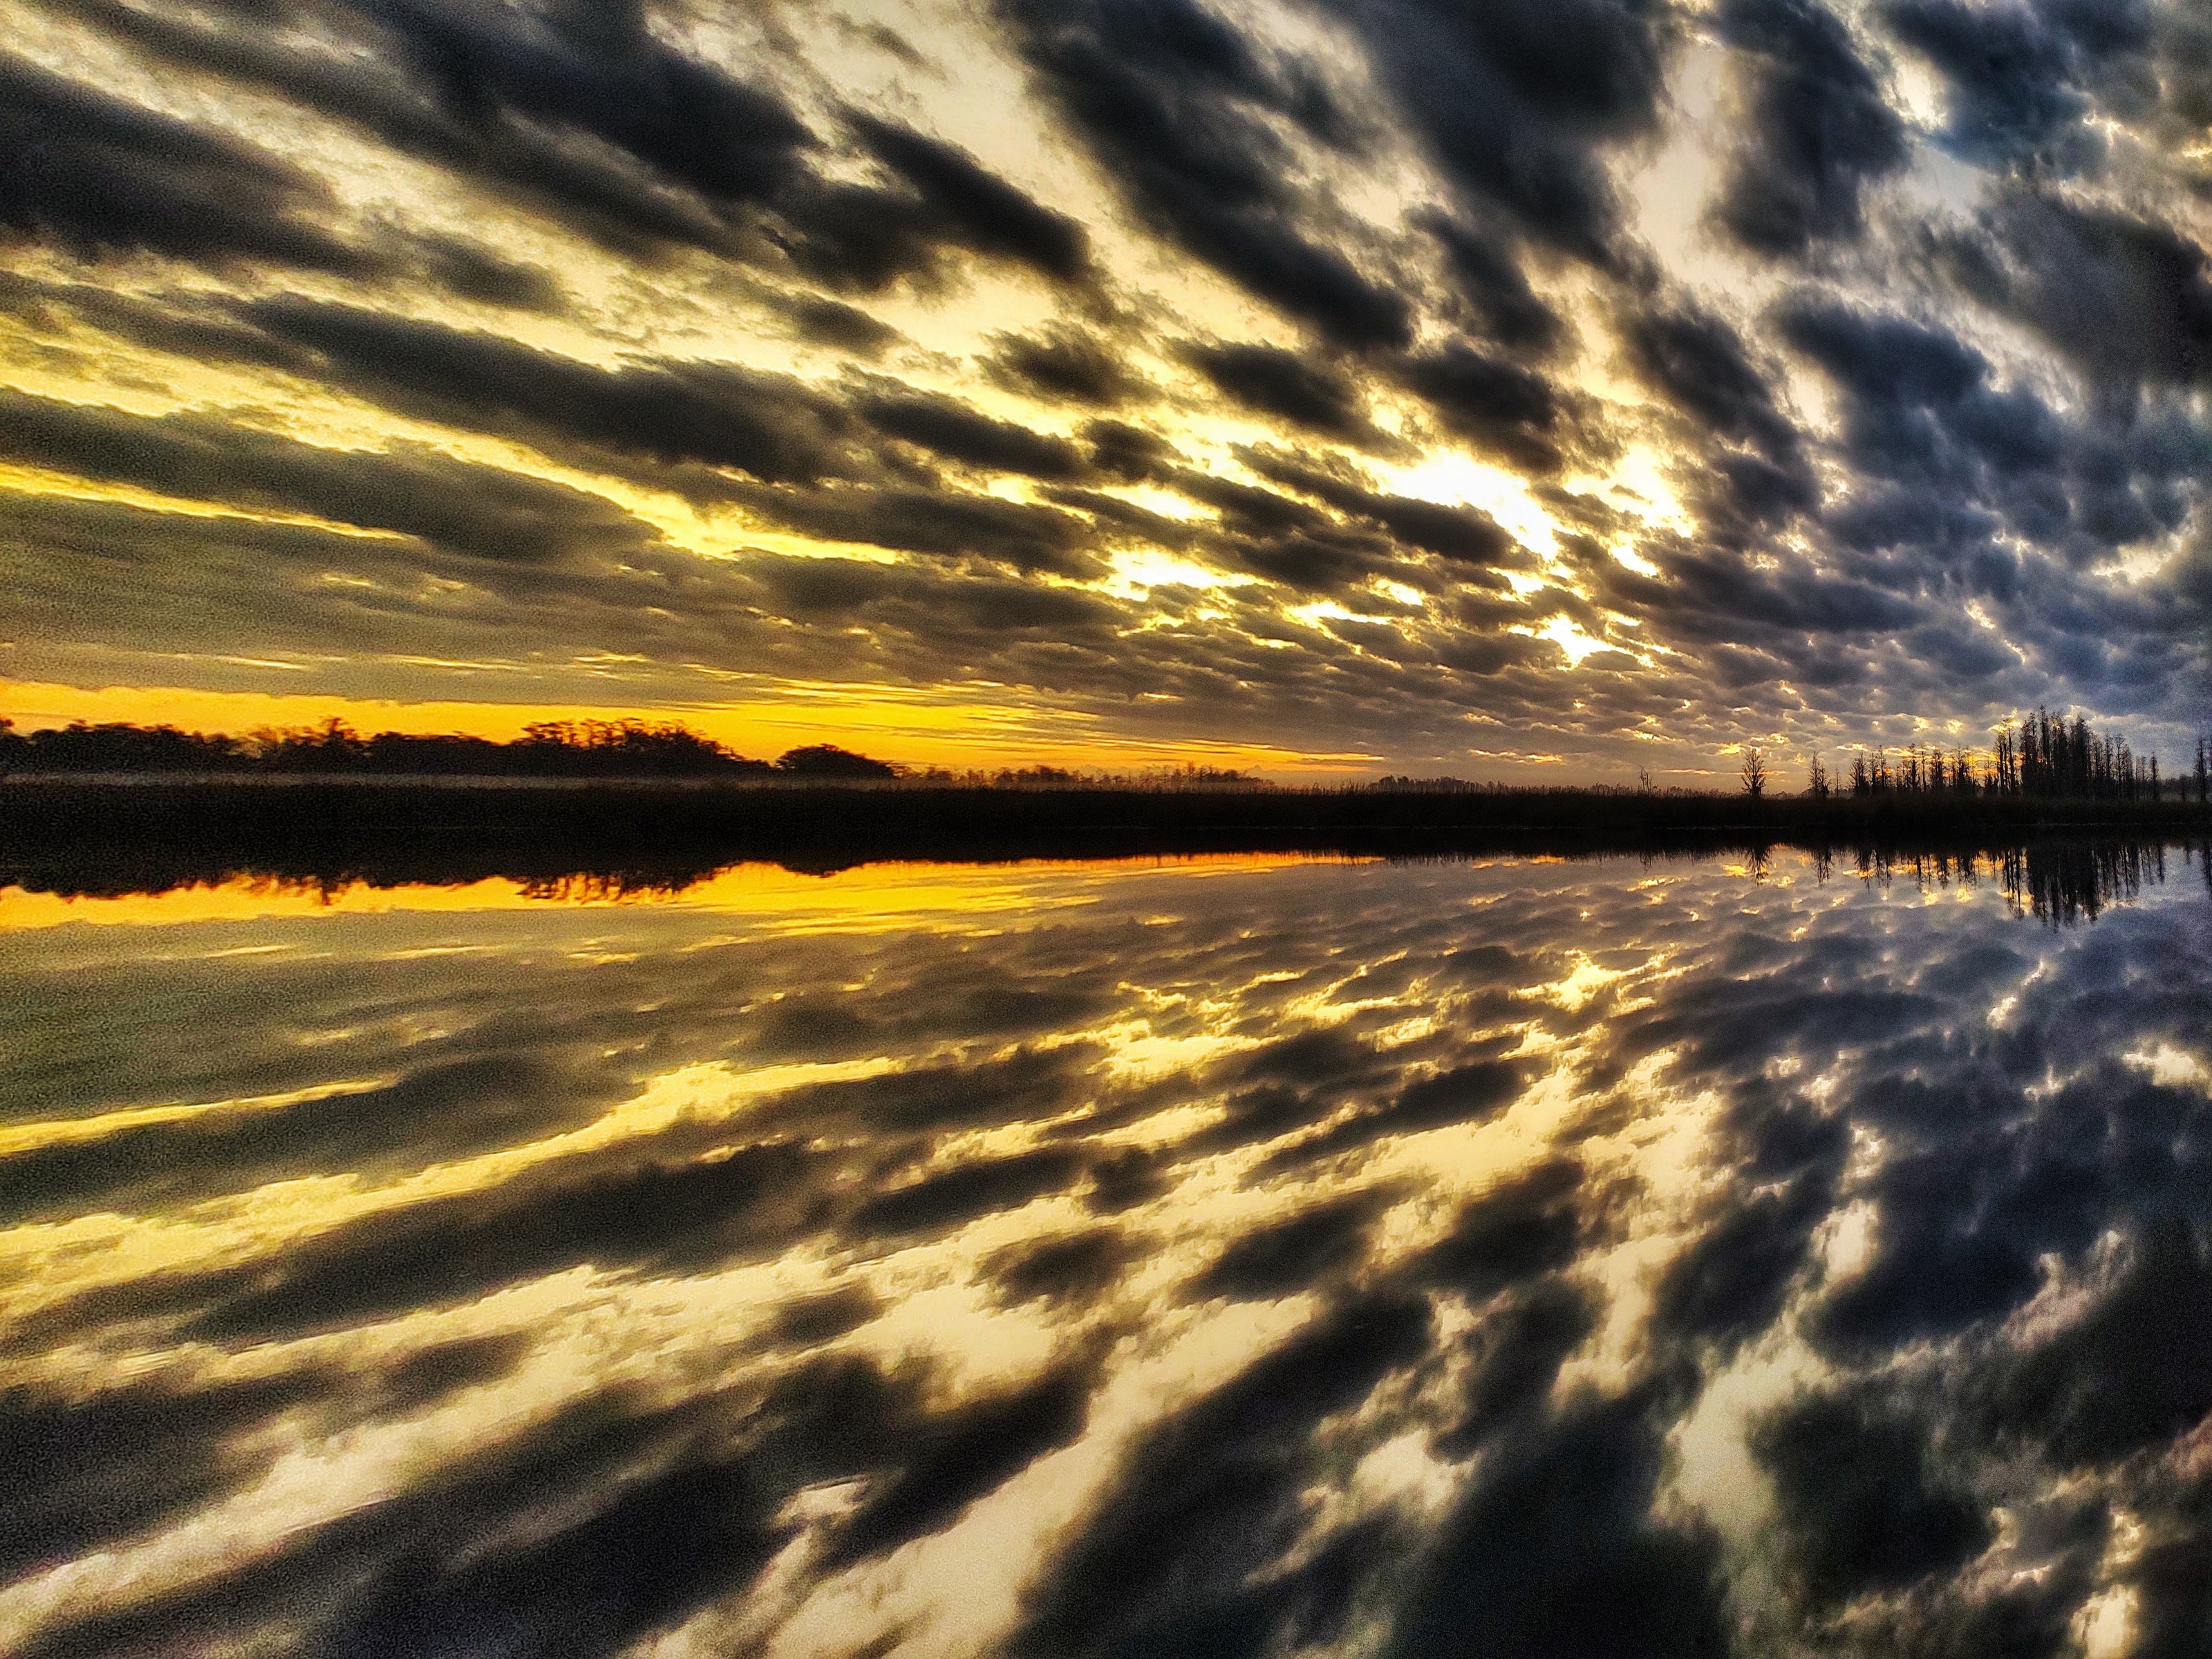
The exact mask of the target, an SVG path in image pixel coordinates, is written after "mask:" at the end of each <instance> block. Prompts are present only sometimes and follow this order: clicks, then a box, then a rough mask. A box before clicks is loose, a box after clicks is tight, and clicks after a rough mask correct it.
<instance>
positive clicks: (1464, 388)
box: [1398, 341, 1564, 472]
mask: <svg viewBox="0 0 2212 1659" xmlns="http://www.w3.org/2000/svg"><path fill="white" fill-rule="evenodd" d="M1398 372H1399V374H1400V375H1401V378H1402V379H1403V380H1404V381H1405V384H1406V385H1407V386H1408V387H1409V388H1410V389H1412V390H1413V391H1414V392H1418V393H1419V394H1420V396H1421V397H1422V398H1425V399H1426V400H1427V402H1428V404H1429V407H1430V408H1431V409H1432V410H1435V411H1436V414H1437V418H1438V419H1439V420H1441V421H1442V422H1443V424H1444V428H1445V429H1446V430H1447V431H1449V432H1450V433H1452V434H1453V435H1455V436H1457V437H1460V438H1463V439H1465V440H1466V441H1468V443H1469V444H1471V445H1472V446H1473V447H1474V448H1476V449H1478V450H1480V451H1482V452H1483V453H1486V454H1489V455H1492V456H1495V457H1497V458H1498V459H1501V460H1504V461H1506V462H1508V463H1510V464H1512V465H1518V466H1522V467H1525V468H1527V469H1528V471H1534V472H1550V471H1556V470H1557V468H1558V467H1559V464H1560V461H1561V459H1562V457H1561V454H1560V450H1559V437H1560V436H1561V435H1562V434H1561V432H1560V428H1561V427H1562V425H1563V416H1564V410H1563V409H1562V407H1561V399H1560V398H1559V393H1558V392H1557V390H1556V389H1555V388H1554V387H1553V386H1552V384H1551V382H1550V381H1548V380H1546V379H1545V378H1544V377H1543V376H1542V375H1541V374H1536V373H1534V371H1533V370H1530V369H1526V368H1521V367H1520V366H1519V365H1518V364H1515V363H1509V362H1499V361H1498V359H1496V358H1493V357H1488V356H1484V355H1483V354H1482V353H1481V352H1480V351H1477V350H1475V349H1474V348H1473V347H1471V346H1468V345H1467V344H1464V343H1461V342H1458V341H1454V342H1452V343H1449V344H1448V345H1445V346H1443V347H1441V348H1439V349H1437V350H1435V351H1431V352H1426V353H1423V354H1420V355H1418V356H1410V357H1407V359H1405V360H1404V362H1402V364H1401V366H1400V368H1399V371H1398Z"/></svg>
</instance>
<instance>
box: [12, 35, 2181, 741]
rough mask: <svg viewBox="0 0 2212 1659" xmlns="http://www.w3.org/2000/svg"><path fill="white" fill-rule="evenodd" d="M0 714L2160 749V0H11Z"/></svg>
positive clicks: (2170, 502)
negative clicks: (614, 716)
mask: <svg viewBox="0 0 2212 1659" xmlns="http://www.w3.org/2000/svg"><path fill="white" fill-rule="evenodd" d="M0 41H4V42H5V43H6V44H5V45H4V46H0V158H5V159H4V160H0V585H4V591H5V592H7V594H8V595H9V598H8V600H7V602H6V603H5V605H0V676H4V679H0V714H8V715H10V716H12V717H14V718H15V720H16V721H17V723H18V724H19V725H25V726H29V725H38V724H46V723H52V722H54V721H58V720H68V719H73V718H84V719H94V720H99V719H131V720H175V721H178V722H179V723H182V724H186V725H192V726H200V727H203V728H208V729H231V730H241V729H246V728H247V727H250V726H258V725H264V724H281V723H286V722H289V721H295V720H307V719H313V718H319V717H320V716H322V715H325V714H331V713H337V714H343V715H345V716H346V717H348V718H351V719H353V720H356V723H358V724H361V725H362V726H368V727H374V728H381V727H387V726H388V727H395V728H398V729H414V730H448V729H465V730H474V731H481V732H486V733H488V734H491V735H506V734H511V733H512V732H514V731H516V730H518V729H519V728H520V725H521V724H522V723H523V722H524V721H526V720H534V719H539V718H544V717H545V716H546V715H547V714H549V713H553V714H580V713H600V714H605V713H637V714H647V715H651V716H654V717H666V718H680V719H683V720H687V721H688V722H690V724H692V725H693V726H696V727H697V728H698V729H700V730H702V731H705V732H710V733H712V734H714V735H715V736H717V737H720V738H723V739H724V740H725V741H727V742H730V743H732V744H735V745H736V746H738V747H739V748H740V749H742V750H745V751H746V752H751V753H763V752H767V753H774V752H776V751H778V750H781V748H783V747H786V746H788V745H790V744H794V743H798V742H807V741H820V740H823V739H825V738H832V739H836V738H842V739H844V740H848V741H850V742H851V743H852V744H853V745H854V746H856V747H860V748H864V749H866V750H868V751H869V752H872V753H876V754H879V755H882V756H884V757H887V758H890V759H894V760H898V761H902V762H908V763H949V764H987V763H1039V762H1048V763H1056V764H1063V765H1068V764H1073V765H1077V766H1098V767H1109V768H1129V767H1143V766H1152V765H1158V764H1166V763H1183V762H1199V763H1213V764H1234V765H1241V766H1245V767H1248V768H1251V769H1257V770H1260V771H1261V772H1265V773H1267V774H1270V775H1277V776H1281V777H1285V778H1293V777H1301V776H1305V777H1322V776H1329V775H1362V774H1371V773H1373V772H1374V771H1376V770H1378V769H1386V770H1395V771H1411V772H1415V773H1421V774H1435V773H1450V774H1454V775H1461V776H1469V777H1494V778H1499V779H1514V780H1529V779H1541V780H1547V781H1626V780H1628V779H1630V778H1632V777H1633V776H1634V775H1635V774H1636V773H1637V771H1638V769H1648V770H1649V771H1650V773H1651V774H1652V775H1653V776H1654V777H1655V778H1656V779H1659V780H1661V781H1679V782H1696V781H1701V780H1704V779H1707V778H1710V777H1711V776H1714V775H1723V776H1727V775H1733V773H1734V771H1735V756H1736V755H1737V754H1738V753H1739V752H1740V751H1741V749H1742V748H1743V747H1744V746H1745V745H1748V744H1758V745H1760V746H1762V747H1764V748H1765V750H1767V752H1768V754H1769V755H1770V757H1777V756H1778V757H1784V780H1785V781H1787V779H1788V776H1789V775H1790V772H1791V771H1792V770H1794V769H1796V768H1798V767H1801V766H1802V762H1803V760H1804V759H1805V758H1806V757H1809V756H1811V755H1813V754H1814V753H1824V754H1826V755H1827V756H1828V757H1830V758H1831V762H1832V761H1833V758H1834V757H1838V756H1840V755H1844V754H1846V753H1848V752H1850V750H1853V749H1855V748H1857V747H1860V746H1862V745H1871V744H1890V745H1896V744H1905V743H1910V742H1914V741H1940V742H1942V743H1943V744H1946V745H1947V746H1948V745H1952V744H1965V745H1966V746H1968V747H1972V746H1973V745H1974V744H1977V743H1978V742H1983V741H1986V734H1987V732H1988V731H1989V729H1990V726H1992V725H1993V724H1994V723H1995V722H1996V721H1997V720H2001V719H2002V718H2004V717H2005V716H2007V715H2008V714H2013V713H2015V712H2017V711H2020V710H2022V709H2026V708H2033V707H2034V706H2036V705H2037V704H2039V703H2040V704H2047V705H2049V706H2050V707H2051V708H2053V709H2054V710H2057V709H2078V710H2080V711H2082V712H2084V713H2086V714H2088V715H2089V716H2090V717H2091V718H2092V719H2093V720H2096V721H2097V722H2098V723H2099V724H2100V725H2106V724H2109V725H2110V726H2112V727H2113V728H2114V729H2116V730H2118V732H2121V733H2122V734H2123V735H2124V736H2126V737H2128V738H2130V740H2131V741H2133V743H2134V744H2136V747H2137V749H2138V750H2158V751H2160V752H2162V753H2163V754H2164V755H2165V757H2166V764H2167V766H2168V768H2169V769H2172V768H2173V767H2174V766H2175V765H2176V764H2177V763H2179V761H2180V760H2182V759H2183V758H2184V757H2185V753H2187V752H2191V743H2192V741H2193V738H2192V735H2191V734H2192V733H2193V732H2195V731H2197V729H2200V728H2201V727H2202V726H2204V725H2206V724H2208V723H2212V539H2208V538H2212V520H2208V511H2207V507H2206V504H2205V502H2204V501H2203V494H2204V492H2203V487H2202V483H2201V482H2200V481H2201V480H2202V479H2203V478H2204V477H2206V476H2207V470H2208V463H2212V408H2209V407H2208V404H2207V398H2206V393H2207V390H2208V387H2212V266H2208V257H2207V253H2206V251H2205V250H2206V246H2207V245H2208V243H2212V13H2208V12H2207V11H2206V9H2204V8H2203V6H2202V4H2201V3H2193V0H2016V3H1980V0H1974V3H1969V0H1878V3H1867V4H1862V3H1852V0H1834V3H1831V4H1826V5H1823V4H1820V3H1816V0H1722V3H1719V4H1717V5H1697V4H1688V3H1685V4H1668V3H1664V0H1543V3H1541V4H1537V3H1528V4H1520V3H1497V4H1488V5H1454V4H1446V3H1442V0H1303V3H1299V0H1291V3H1276V4H1267V3H1255V0H1239V3H1230V0H911V3H890V0H886V3H883V4H879V5H869V4H860V3H849V4H842V5H841V4H836V3H828V0H824V3H808V4H787V3H781V0H723V3H720V4H671V5H647V4H644V3H629V0H548V3H543V4H538V5H534V6H525V5H513V4H501V3H495V0H483V3H478V0H200V3H197V4H190V5H185V4H175V3H168V0H52V3H43V0H0Z"/></svg>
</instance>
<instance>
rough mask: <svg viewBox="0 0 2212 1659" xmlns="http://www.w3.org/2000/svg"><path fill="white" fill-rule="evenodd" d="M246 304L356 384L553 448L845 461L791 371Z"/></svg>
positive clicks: (799, 476)
mask: <svg viewBox="0 0 2212 1659" xmlns="http://www.w3.org/2000/svg"><path fill="white" fill-rule="evenodd" d="M244 314H245V315H246V317H248V318H249V319H251V320H252V321H253V322H254V323H256V324H258V325H260V326H261V327H262V328H263V329H264V330H265V331H267V332H268V333H269V334H270V335H271V336H273V337H276V339H278V340H281V341H283V342H286V343H289V344H291V345H294V346H296V347H299V348H301V349H306V350H307V351H311V352H313V353H314V354H316V357H317V359H318V360H319V363H320V365H321V367H322V370H323V373H324V374H325V376H326V377H327V378H328V379H329V380H331V382H333V383H334V384H337V385H338V386H344V387H346V388H347V389H349V390H351V391H353V392H357V393H358V394H359V395H361V396H362V397H366V398H371V399H373V400H374V401H376V402H379V403H382V404H386V406H387V407H390V408H392V409H393V410H398V411H399V412H401V413H404V414H410V415H414V416H420V417H422V418H424V419H428V420H437V421H444V422H450V423H451V424H453V425H455V426H460V427H465V428H471V429H472V430H475V431H479V432H489V433H492V434H495V435H500V436H512V437H519V438H521V439H524V440H525V441H532V442H536V443H538V444H539V445H541V446H543V447H545V448H546V449H548V450H549V451H550V453H555V454H574V453H576V452H577V451H578V450H580V449H581V450H586V451H599V452H600V453H603V454H605V455H607V456H610V457H622V456H633V457H636V458H638V459H644V460H652V461H657V462H660V463H663V464H665V465H678V464H681V463H684V462H699V463H702V464H703V465H708V466H711V467H727V468H731V469H732V470H734V471H740V472H744V473H749V474H750V475H751V476H753V477H757V478H761V479H763V480H766V481H769V482H771V483H783V482H789V481H798V480H811V479H816V478H819V477H823V476H824V475H825V474H829V473H835V472H839V471H846V470H848V468H849V467H850V466H851V465H853V462H852V460H851V459H850V454H849V451H848V447H847V446H848V441H849V439H850V436H851V435H852V434H853V433H854V428H855V422H854V420H853V417H852V416H850V415H849V414H848V412H847V411H846V410H844V409H843V408H842V406H841V405H840V404H837V403H836V401H835V400H834V399H832V398H829V397H827V396H826V395H824V394H823V393H822V392H817V391H815V390H813V389H812V388H811V387H809V386H806V385H805V383H803V382H801V381H799V380H794V379H793V378H792V377H791V376H789V375H784V374H769V373H766V372H763V371H761V370H757V369H748V368H739V367H738V366H737V365H735V364H728V363H704V362H684V361H679V360H675V359H666V358H664V359H647V360H646V361H643V362H626V363H624V364H623V365H622V366H620V367H618V368H599V367H597V366H596V365H593V364H591V363H586V362H582V361H580V360H579V359H577V358H574V357H565V356H557V355H556V354H554V353H552V352H548V351H540V350H538V349H536V348H534V347H532V346H526V345H524V344H521V343H520V342H517V341H514V340H510V339H508V338H507V337H504V336H501V335H496V334H489V333H482V332H476V331H465V330H459V329H453V328H447V327H445V326H442V325H439V324H435V323H427V322H416V321H413V320H410V319H405V318H400V317H393V316H388V315H386V314H383V313H378V312H374V311H369V310H365V309H362V308H358V307H346V306H336V305H324V304H317V303H314V302H312V301H304V300H295V299H277V300H267V301H257V302H255V303H254V304H252V305H251V306H248V307H246V308H245V311H244Z"/></svg>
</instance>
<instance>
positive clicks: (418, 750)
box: [0, 719, 900, 781]
mask: <svg viewBox="0 0 2212 1659" xmlns="http://www.w3.org/2000/svg"><path fill="white" fill-rule="evenodd" d="M899 770H900V769H898V768H896V767H895V766H893V765H891V764H890V763H889V762H886V761H879V760H874V759H872V758H871V757H868V756H866V755H860V754H855V753H854V752H853V751H852V750H847V749H842V748H839V747H838V746H837V745H836V744H807V745H805V747H803V748H798V749H791V750H786V751H785V752H784V753H783V754H782V755H781V756H780V757H778V758H777V759H775V761H773V762H769V761H763V760H751V759H748V758H747V757H744V756H743V755H739V754H736V753H733V752H732V750H728V749H726V748H724V747H723V746H722V745H721V744H719V743H716V742H715V741H714V739H713V738H707V737H702V736H701V735H700V734H699V733H698V732H694V731H692V730H691V729H690V727H689V726H683V725H680V724H678V723H676V722H673V721H667V722H659V723H653V722H648V721H645V720H540V721H538V722H536V723H534V724H532V725H530V726H525V727H524V728H523V733H522V735H521V736H520V737H519V738H514V739H513V740H512V741H511V742H507V743H501V742H496V741H495V740H494V739H492V738H472V737H465V736H462V735H460V734H459V733H457V732H446V733H438V734H431V735H422V734H417V733H413V732H377V733H375V734H374V736H370V737H364V736H362V734H361V733H359V732H356V731H355V730H354V729H353V727H351V726H349V725H347V724H346V722H345V721H343V720H325V721H324V722H323V723H322V724H321V725H320V726H294V727H286V728H276V727H264V728H262V729H260V730H258V731H256V732H249V733H247V734H246V736H244V737H233V736H229V735H228V734H225V733H222V732H186V731H183V730H180V729H179V727H177V726H134V725H131V724H128V723H126V722H122V721H112V722H108V723H106V724H104V725H99V726H94V725H90V724H88V723H87V722H85V721H82V720H79V721H76V722H75V723H74V724H72V725H69V726H58V727H52V728H49V729H47V730H44V731H38V732H17V731H15V729H14V724H13V722H11V721H9V720H4V719H0V771H16V772H76V773H86V772H94V773H98V772H126V773H127V772H186V773H193V772H197V773H277V774H296V775H325V776H327V775H347V774H355V775H401V776H428V777H494V778H744V777H752V778H776V777H782V778H799V779H817V780H850V781H861V780H867V779H883V778H892V777H896V776H897V775H899Z"/></svg>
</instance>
